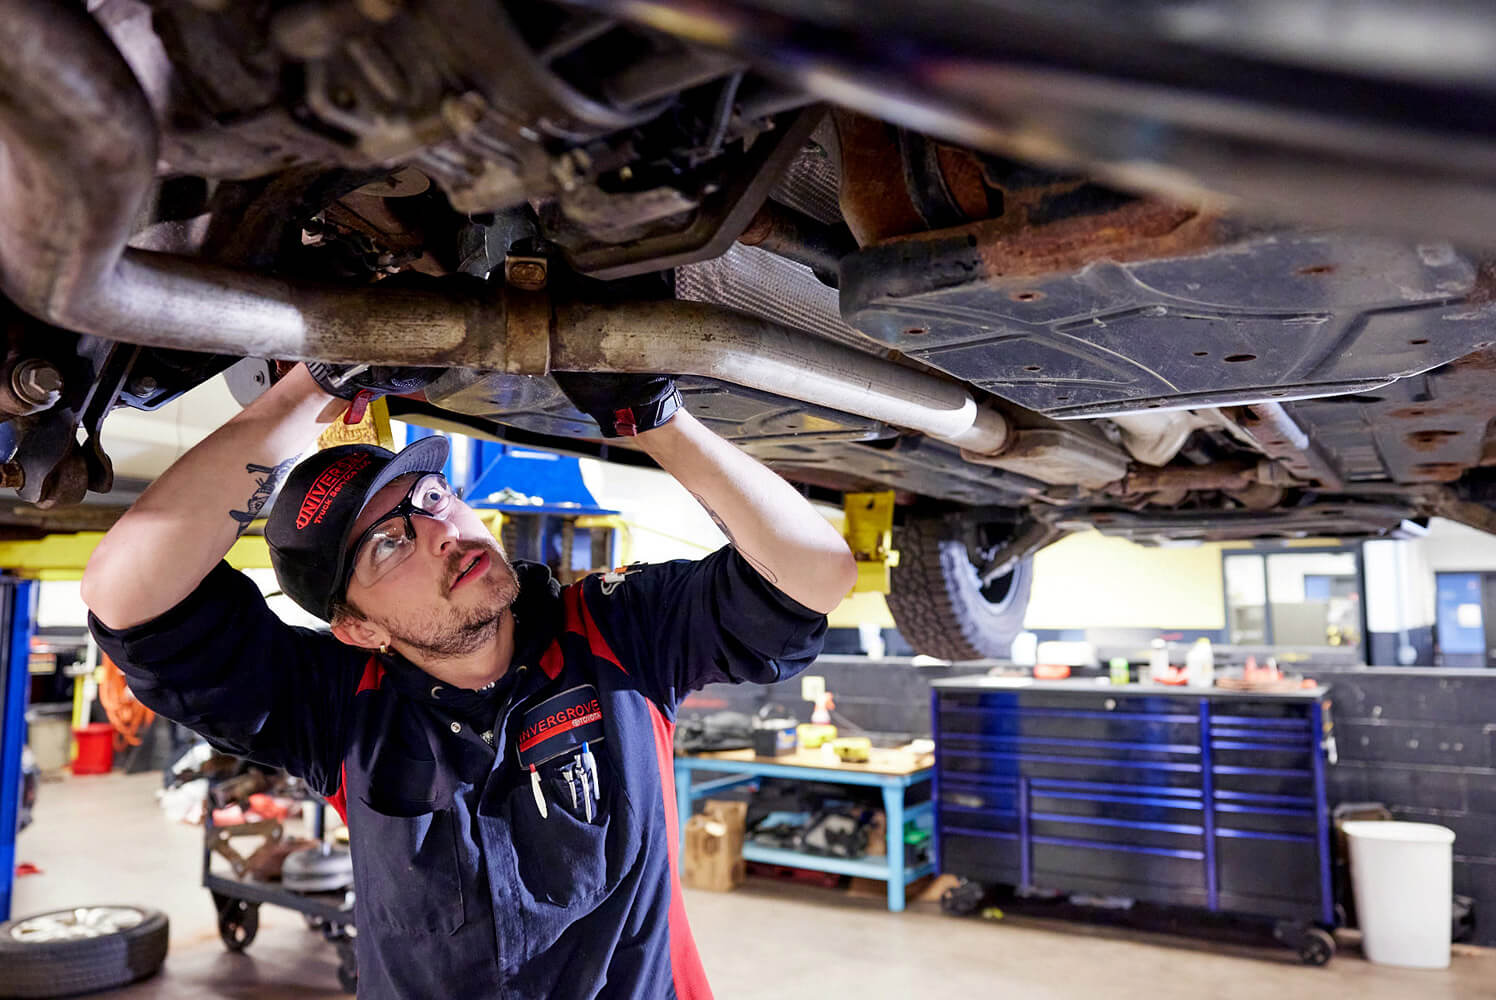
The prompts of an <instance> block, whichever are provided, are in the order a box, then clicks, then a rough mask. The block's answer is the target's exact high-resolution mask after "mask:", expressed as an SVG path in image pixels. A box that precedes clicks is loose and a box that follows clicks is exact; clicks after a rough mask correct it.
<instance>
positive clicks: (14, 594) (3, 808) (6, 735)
mask: <svg viewBox="0 0 1496 1000" xmlns="http://www.w3.org/2000/svg"><path fill="white" fill-rule="evenodd" d="M35 598H36V587H35V585H34V584H33V583H32V581H30V580H3V581H0V612H3V615H0V622H3V624H4V626H5V628H4V636H5V640H6V641H5V645H4V647H3V649H0V654H3V655H0V921H5V920H9V919H10V901H11V890H12V882H13V881H14V879H15V874H16V833H17V827H18V826H19V825H20V819H21V748H22V747H23V746H24V745H25V742H26V700H27V697H28V695H29V693H30V688H29V684H30V681H31V670H30V660H31V623H32V620H33V618H34V617H35V616H34V615H33V611H34V603H35Z"/></svg>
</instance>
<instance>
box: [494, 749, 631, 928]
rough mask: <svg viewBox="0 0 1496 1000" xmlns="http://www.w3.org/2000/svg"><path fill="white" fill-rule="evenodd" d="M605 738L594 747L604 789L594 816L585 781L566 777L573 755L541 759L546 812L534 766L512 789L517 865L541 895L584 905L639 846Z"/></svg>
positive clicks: (603, 891) (608, 885)
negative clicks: (538, 793)
mask: <svg viewBox="0 0 1496 1000" xmlns="http://www.w3.org/2000/svg"><path fill="white" fill-rule="evenodd" d="M605 745H606V744H603V745H599V746H598V747H596V748H595V749H594V752H593V759H594V760H595V761H596V765H597V783H598V785H599V786H600V789H601V794H600V796H599V798H598V799H596V800H594V801H593V803H592V809H591V814H590V816H589V811H588V808H587V804H586V802H585V801H584V800H583V799H582V797H581V796H582V788H581V785H580V782H578V781H575V780H574V781H572V782H568V781H567V779H566V777H565V769H566V768H567V767H569V766H572V758H571V756H570V755H568V756H566V757H564V758H556V759H553V760H550V761H547V762H545V763H542V764H539V765H537V766H536V771H537V773H538V774H539V775H540V787H541V791H542V793H543V794H544V795H545V799H546V815H545V816H541V814H540V808H539V806H538V805H537V804H536V802H535V794H534V788H533V786H532V784H531V781H530V777H529V775H528V774H526V775H525V776H524V778H523V780H522V782H521V783H520V785H519V787H517V788H516V789H515V790H514V791H512V792H511V793H510V794H509V796H508V808H509V812H510V817H509V821H510V824H511V827H512V828H513V830H514V850H515V855H516V867H517V868H518V871H519V877H520V881H521V882H523V883H524V887H525V889H526V890H527V891H528V892H529V893H530V895H531V896H533V897H534V898H535V899H536V900H537V901H538V902H542V903H550V904H552V905H554V906H564V907H578V908H580V907H584V906H586V905H587V904H589V903H592V902H594V901H596V900H598V899H600V898H602V897H603V896H605V895H607V893H608V892H609V891H611V890H612V889H613V887H614V886H616V885H617V884H618V880H619V878H620V877H622V875H623V873H624V872H625V871H626V870H627V869H628V868H629V866H630V865H631V864H632V863H633V860H634V857H635V855H636V854H637V851H638V837H637V835H636V833H635V832H634V831H633V829H632V828H633V826H634V819H633V807H632V805H631V804H630V802H629V797H628V793H627V791H626V790H625V789H624V787H623V780H622V775H621V774H620V772H619V770H618V768H617V767H616V766H615V765H614V763H613V759H612V755H611V754H610V753H608V752H606V751H605V750H604V749H603V747H604V746H605ZM574 789H575V791H576V798H575V799H573V790H574Z"/></svg>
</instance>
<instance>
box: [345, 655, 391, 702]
mask: <svg viewBox="0 0 1496 1000" xmlns="http://www.w3.org/2000/svg"><path fill="white" fill-rule="evenodd" d="M383 683H384V664H383V663H380V662H379V657H377V656H370V657H369V662H368V663H366V664H364V676H363V677H361V678H360V679H359V682H358V690H357V691H355V692H353V693H354V694H363V693H364V692H365V691H378V690H379V685H380V684H383Z"/></svg>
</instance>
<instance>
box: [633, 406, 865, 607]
mask: <svg viewBox="0 0 1496 1000" xmlns="http://www.w3.org/2000/svg"><path fill="white" fill-rule="evenodd" d="M638 442H639V446H640V447H641V448H642V449H643V450H644V451H645V452H647V453H648V454H649V456H650V457H651V458H653V459H654V460H655V461H656V462H658V463H659V464H660V467H661V468H662V469H664V470H665V471H666V472H668V473H670V474H671V475H672V476H674V477H675V479H676V480H677V481H678V482H679V483H680V484H681V485H682V486H684V487H685V488H686V489H687V490H689V491H690V492H691V495H692V496H694V497H695V498H696V499H697V501H698V502H699V503H700V504H701V505H702V506H703V507H705V508H706V511H707V513H708V514H710V515H711V516H712V520H714V521H716V522H717V527H719V528H721V529H722V533H723V534H724V535H726V536H727V538H728V540H729V541H730V542H731V543H732V544H733V546H734V547H736V548H737V550H738V551H739V552H740V553H741V554H742V556H743V558H744V559H746V560H747V561H748V562H749V564H750V565H752V566H753V568H754V569H756V570H758V572H759V574H760V575H762V576H763V577H764V579H766V580H768V581H769V582H770V583H772V584H774V586H776V587H778V588H779V589H780V590H781V591H783V592H784V593H785V594H787V595H789V596H790V597H793V598H794V599H795V600H796V601H798V602H800V603H801V604H803V605H805V606H806V607H807V608H810V609H811V610H812V611H819V612H821V613H823V614H824V613H827V612H829V611H831V609H832V608H835V607H836V606H837V604H839V603H840V602H841V600H842V598H843V597H845V596H846V594H847V591H849V590H851V589H852V584H853V583H855V582H856V580H857V565H856V563H855V562H853V560H852V553H851V552H850V551H849V550H848V549H847V543H846V542H845V541H843V539H842V537H841V535H840V534H838V533H837V531H836V529H835V528H833V527H832V526H831V524H830V523H829V522H828V521H827V520H826V519H825V518H824V517H822V516H821V515H820V514H819V513H817V512H816V510H815V508H814V507H812V506H811V505H810V502H809V501H808V500H806V499H805V498H804V497H803V496H801V495H800V494H799V492H797V491H796V490H795V488H794V487H793V486H791V485H790V484H789V483H787V482H785V481H784V480H783V479H781V478H779V476H778V475H776V474H775V473H773V472H771V471H769V469H767V468H765V467H764V466H763V465H761V464H760V463H759V462H758V461H757V460H756V459H753V458H751V457H749V456H748V455H747V454H745V453H744V452H742V451H740V450H739V449H738V448H737V447H735V446H734V445H732V444H730V443H728V442H727V441H724V440H722V438H720V437H718V436H717V435H716V434H714V433H712V432H711V431H710V430H708V429H707V428H706V427H705V426H703V425H702V424H701V422H700V421H698V420H697V419H696V418H694V417H692V416H691V414H690V413H688V412H687V411H685V410H681V411H680V412H679V413H677V414H676V416H675V418H674V419H673V420H671V421H669V422H668V423H666V424H664V425H662V426H660V427H658V428H656V429H654V430H651V431H648V432H646V433H644V434H640V435H639V437H638Z"/></svg>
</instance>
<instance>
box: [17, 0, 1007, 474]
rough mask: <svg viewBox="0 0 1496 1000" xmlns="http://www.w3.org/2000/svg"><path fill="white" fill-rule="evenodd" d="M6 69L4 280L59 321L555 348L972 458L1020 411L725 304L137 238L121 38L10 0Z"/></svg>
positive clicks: (319, 342) (368, 348)
mask: <svg viewBox="0 0 1496 1000" xmlns="http://www.w3.org/2000/svg"><path fill="white" fill-rule="evenodd" d="M0 79H4V80H5V81H6V87H5V88H4V90H3V92H0V291H3V292H4V293H5V294H6V295H7V296H8V297H9V298H10V299H11V300H13V301H14V302H15V303H16V304H17V305H18V306H20V307H21V308H22V309H24V310H26V311H27V312H29V313H31V314H32V315H34V316H36V317H38V318H39V319H42V320H44V321H46V322H48V323H51V324H53V325H54V326H59V327H62V328H65V329H68V330H74V331H77V332H80V333H86V334H92V335H94V336H98V337H104V338H108V339H111V340H120V341H125V342H128V343H133V344H141V345H144V346H149V347H161V348H175V349H182V350H191V351H211V352H215V353H225V354H240V355H249V356H257V357H273V358H284V359H299V360H320V361H331V362H366V363H370V364H412V365H435V366H449V367H467V368H482V369H487V370H491V371H504V372H511V373H529V374H542V373H544V372H545V371H546V369H547V364H546V355H549V367H550V368H555V369H559V370H572V371H613V372H645V371H647V372H660V371H669V372H679V373H691V374H699V375H705V376H710V377H713V378H718V379H722V380H724V381H728V382H734V383H737V384H740V385H745V386H750V387H752V388H757V389H762V390H764V391H767V392H772V393H775V394H777V395H781V396H786V397H788V398H791V399H797V400H801V401H804V402H814V403H817V404H820V405H823V406H827V407H830V408H832V409H838V410H844V411H846V412H848V413H853V414H858V415H861V416H866V417H870V418H873V419H876V420H881V421H885V422H887V423H889V424H893V425H896V426H900V427H905V428H909V429H912V430H916V431H922V432H924V433H926V434H928V435H930V436H932V437H936V438H939V439H941V440H944V441H949V442H951V443H952V444H956V445H958V446H960V447H962V448H965V449H967V450H968V451H970V452H974V453H980V454H989V455H990V454H993V453H995V452H997V451H1000V450H1002V449H1003V448H1004V447H1005V446H1006V445H1007V442H1008V437H1009V431H1008V423H1007V421H1006V419H1005V418H1004V417H1003V416H1002V415H1001V414H1000V413H999V412H997V411H996V410H994V409H992V408H991V407H988V406H979V405H978V404H977V402H976V401H975V400H974V399H973V398H972V396H971V395H970V394H969V393H967V392H966V391H965V390H964V389H963V388H962V387H960V386H959V385H957V384H954V383H951V382H947V381H945V380H943V379H940V378H937V377H935V376H932V375H927V374H924V373H922V372H917V371H911V370H909V369H905V368H902V367H899V366H898V365H895V364H892V363H890V362H887V361H884V360H882V359H879V358H876V357H871V356H869V355H865V354H862V353H860V352H857V351H853V350H851V349H849V348H845V347H841V346H839V345H836V344H831V343H824V342H821V341H817V340H814V339H811V338H809V337H806V336H804V335H802V334H800V333H797V332H795V331H791V330H789V329H787V328H785V327H781V326H778V325H777V324H774V323H770V322H766V321H763V320H759V319H755V318H753V317H748V316H744V315H741V314H738V313H734V312H731V311H729V310H726V309H722V308H719V307H712V306H705V305H700V304H696V303H686V302H669V303H644V304H625V305H602V306H596V305H591V306H589V305H564V306H558V307H557V310H556V312H555V313H554V314H552V313H551V311H550V309H549V307H548V306H546V305H545V304H544V303H543V300H542V301H540V302H537V301H536V299H535V297H533V296H525V297H523V298H521V297H519V296H518V295H515V294H513V293H509V292H505V291H502V290H490V289H489V288H487V286H484V288H483V289H482V291H479V292H476V293H473V294H463V293H452V292H448V291H447V290H446V289H443V290H442V291H440V292H434V291H429V290H422V289H418V288H412V287H384V286H371V287H365V288H339V287H317V286H312V285H309V284H304V283H298V282H292V281H285V280H281V279H278V278H273V277H268V276H263V275H256V274H250V273H246V272H242V271H235V270H232V269H228V268H224V267H219V266H215V265H213V264H210V263H206V262H202V261H198V260H193V259H190V258H183V257H174V256H170V255H166V254H159V253H151V252H149V251H142V250H133V249H126V246H125V243H126V240H127V239H128V238H129V236H130V232H131V227H132V225H133V223H134V220H135V219H136V218H137V216H138V214H139V212H140V209H141V206H142V205H143V204H144V202H145V199H146V197H147V195H148V193H149V192H150V190H151V186H152V184H153V182H154V171H155V162H156V150H157V136H156V126H155V121H154V119H153V117H152V112H151V108H150V105H149V103H148V102H147V100H146V97H145V94H144V92H143V91H142V90H141V88H140V85H139V84H138V83H137V82H136V80H135V78H134V76H133V75H132V74H131V71H130V69H129V67H128V66H127V65H126V63H125V61H124V59H123V58H122V57H121V56H120V54H119V52H118V51H117V50H116V49H115V47H114V44H113V43H112V42H111V41H110V39H109V37H108V36H107V35H106V34H105V33H104V31H103V29H102V28H101V27H100V26H99V25H98V24H97V23H96V22H95V21H94V20H93V19H92V18H91V17H89V16H88V14H87V13H86V12H85V10H84V7H83V5H81V4H59V3H57V2H56V0H0ZM511 314H512V315H511ZM511 327H513V329H511ZM537 334H543V335H544V336H545V338H546V340H547V341H549V343H548V344H545V343H542V344H537V343H536V341H537V336H536V335H537ZM537 348H538V350H537Z"/></svg>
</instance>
